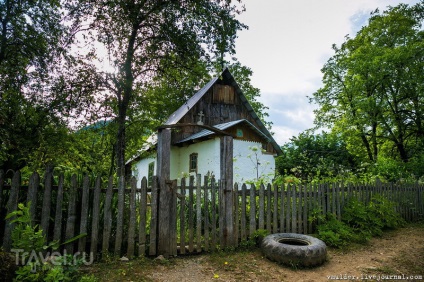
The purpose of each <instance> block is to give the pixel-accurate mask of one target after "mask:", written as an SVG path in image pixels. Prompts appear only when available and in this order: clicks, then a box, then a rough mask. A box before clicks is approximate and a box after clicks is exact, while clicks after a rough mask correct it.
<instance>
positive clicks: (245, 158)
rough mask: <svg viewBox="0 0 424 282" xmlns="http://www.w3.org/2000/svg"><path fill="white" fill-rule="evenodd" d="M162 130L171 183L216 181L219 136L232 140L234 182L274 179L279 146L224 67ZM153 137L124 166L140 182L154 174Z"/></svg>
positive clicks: (219, 161)
mask: <svg viewBox="0 0 424 282" xmlns="http://www.w3.org/2000/svg"><path fill="white" fill-rule="evenodd" d="M164 127H167V128H172V131H171V145H170V146H171V147H170V156H169V157H170V179H180V178H182V177H187V176H189V175H196V174H201V175H202V176H204V175H208V176H212V175H214V177H215V179H220V178H221V175H220V174H221V167H222V164H221V159H222V158H220V154H221V145H220V144H221V143H220V139H221V137H222V136H223V135H227V136H232V139H231V140H232V142H233V143H232V153H233V168H232V171H233V177H232V179H233V182H234V183H236V182H237V183H246V182H249V181H255V180H257V179H259V178H261V179H267V180H270V179H272V178H273V177H274V171H275V160H274V157H275V156H277V155H279V154H281V148H280V147H279V146H278V145H277V143H276V142H275V140H274V139H273V137H272V135H271V134H270V132H269V131H268V130H267V129H266V127H265V126H264V124H263V123H262V122H261V120H260V119H259V118H258V116H257V115H256V113H255V112H254V110H253V109H252V107H251V105H250V104H249V102H248V101H247V99H246V97H245V96H244V94H243V93H242V91H241V89H240V88H239V86H238V85H237V82H236V81H235V80H234V77H233V76H232V75H231V73H230V72H229V70H228V69H225V70H224V71H223V72H222V74H221V76H219V77H215V78H213V79H212V80H211V81H210V82H209V83H207V84H206V85H205V86H204V87H203V88H202V89H200V90H199V91H198V92H197V93H196V94H194V95H193V96H192V97H191V98H190V99H189V100H188V101H187V102H186V103H185V104H184V105H182V106H181V107H180V108H179V109H178V110H176V111H175V112H174V113H173V114H172V115H171V116H170V117H169V118H168V120H167V121H166V122H165V124H164ZM157 136H158V135H157V134H154V135H152V136H150V137H149V139H148V140H147V143H146V145H145V146H144V147H143V148H142V149H141V150H140V153H139V154H138V155H137V156H135V157H133V158H132V159H131V160H129V161H128V162H127V164H129V165H131V167H132V171H133V175H135V176H136V177H137V179H138V180H139V181H141V179H142V178H143V177H146V178H147V179H148V182H151V180H152V176H153V175H155V174H156V171H157V165H158V164H157V153H156V148H157V144H158V140H157V139H158V137H157ZM149 184H150V183H149Z"/></svg>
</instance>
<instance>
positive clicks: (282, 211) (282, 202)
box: [280, 183, 286, 233]
mask: <svg viewBox="0 0 424 282" xmlns="http://www.w3.org/2000/svg"><path fill="white" fill-rule="evenodd" d="M285 193H286V191H285V185H284V183H282V184H281V191H280V233H284V232H285V230H286V229H285V227H284V220H285V214H286V213H285V208H286V204H285V200H286V198H285V197H284V195H285Z"/></svg>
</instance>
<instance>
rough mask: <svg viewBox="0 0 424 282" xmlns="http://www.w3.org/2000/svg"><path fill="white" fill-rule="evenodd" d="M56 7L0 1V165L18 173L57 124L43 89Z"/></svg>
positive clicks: (55, 47)
mask: <svg viewBox="0 0 424 282" xmlns="http://www.w3.org/2000/svg"><path fill="white" fill-rule="evenodd" d="M59 8H60V3H59V2H58V1H53V0H40V1H12V0H6V1H1V2H0V148H1V153H0V167H3V168H11V169H20V168H22V167H23V166H25V165H26V164H27V156H28V155H29V154H30V152H31V150H34V149H36V148H37V147H38V146H39V141H40V138H41V136H42V135H43V132H44V131H45V130H47V127H49V126H48V125H49V124H52V123H55V122H57V121H58V120H57V119H56V118H55V117H54V116H52V115H50V113H49V111H48V109H47V108H46V107H45V106H44V105H45V103H44V101H43V93H42V92H40V89H41V85H42V84H43V82H44V81H46V79H47V77H48V73H49V67H50V66H51V64H52V61H53V60H54V58H55V57H56V55H57V54H58V53H60V52H61V50H60V48H59V47H60V38H61V34H62V33H63V25H62V24H61V22H60V21H61V12H60V9H59Z"/></svg>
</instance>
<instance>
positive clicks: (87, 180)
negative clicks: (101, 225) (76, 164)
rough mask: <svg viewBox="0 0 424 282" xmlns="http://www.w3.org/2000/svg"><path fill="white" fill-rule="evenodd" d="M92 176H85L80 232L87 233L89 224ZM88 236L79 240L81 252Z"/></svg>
mask: <svg viewBox="0 0 424 282" xmlns="http://www.w3.org/2000/svg"><path fill="white" fill-rule="evenodd" d="M89 185H90V178H89V177H88V175H86V176H85V177H84V180H83V185H82V200H81V223H80V231H79V234H87V224H88V200H89V195H90V194H89V193H90V190H89V189H90V186H89ZM86 241H87V237H86V236H84V237H82V238H79V240H78V251H79V252H80V253H84V252H85V243H86Z"/></svg>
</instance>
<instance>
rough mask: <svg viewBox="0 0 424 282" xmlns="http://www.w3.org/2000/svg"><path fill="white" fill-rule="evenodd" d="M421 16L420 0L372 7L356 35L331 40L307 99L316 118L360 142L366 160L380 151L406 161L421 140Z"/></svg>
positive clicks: (423, 36) (423, 6) (423, 16)
mask: <svg viewBox="0 0 424 282" xmlns="http://www.w3.org/2000/svg"><path fill="white" fill-rule="evenodd" d="M423 19H424V1H421V2H420V3H418V4H416V5H414V6H408V5H405V4H400V5H398V6H396V7H389V8H388V10H387V11H384V12H383V13H380V12H379V11H378V10H377V11H375V12H373V13H372V15H371V18H370V19H369V23H368V25H367V26H365V27H363V28H362V29H361V30H360V31H359V32H358V34H357V35H356V36H355V38H349V37H347V38H346V41H345V42H344V43H343V44H342V45H341V47H340V48H338V47H337V46H333V49H334V51H335V55H334V56H333V57H331V58H330V59H329V60H328V62H327V63H326V64H325V65H324V67H323V69H322V72H323V73H324V78H323V83H324V86H323V87H322V88H321V89H319V90H318V91H317V92H316V93H314V95H313V98H312V99H311V101H313V102H315V103H317V104H318V105H319V109H318V110H316V124H317V125H318V126H330V127H333V130H335V131H337V132H339V133H342V136H343V138H344V139H345V140H348V142H350V148H354V147H358V145H359V144H362V145H361V146H362V148H363V150H362V152H365V155H366V158H367V159H368V160H369V161H371V162H377V160H378V157H379V155H380V154H381V153H384V154H391V157H393V158H398V159H400V160H401V161H403V162H405V163H406V162H408V161H409V160H410V158H411V156H412V154H413V153H414V152H416V150H418V148H422V145H423V144H424V143H423V141H424V140H423V131H422V129H423V128H422V120H423V109H422V107H420V106H419V105H420V104H422V102H423V99H424V91H423V89H424V88H423V86H424V84H423V81H424V72H423V70H424V60H423V58H424V40H423V39H424V32H423V31H422V28H421V27H422V22H423ZM353 142H355V144H353ZM356 153H357V154H358V155H359V154H360V153H359V152H356Z"/></svg>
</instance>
